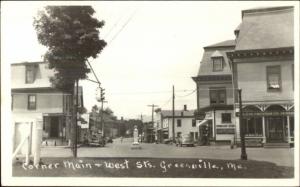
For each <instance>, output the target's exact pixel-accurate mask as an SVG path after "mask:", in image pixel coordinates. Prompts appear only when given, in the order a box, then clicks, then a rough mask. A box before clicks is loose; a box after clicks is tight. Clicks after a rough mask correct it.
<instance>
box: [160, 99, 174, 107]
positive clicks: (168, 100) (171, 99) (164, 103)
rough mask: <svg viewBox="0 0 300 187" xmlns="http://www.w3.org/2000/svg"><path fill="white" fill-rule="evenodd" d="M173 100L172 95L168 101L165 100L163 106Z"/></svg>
mask: <svg viewBox="0 0 300 187" xmlns="http://www.w3.org/2000/svg"><path fill="white" fill-rule="evenodd" d="M171 100H172V97H170V99H169V100H168V101H167V102H165V103H164V104H163V105H161V107H164V106H166V105H167V104H168V103H169V102H170V101H171Z"/></svg>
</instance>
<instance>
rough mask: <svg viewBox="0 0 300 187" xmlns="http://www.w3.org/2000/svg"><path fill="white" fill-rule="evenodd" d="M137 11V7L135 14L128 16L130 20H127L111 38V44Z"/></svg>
mask: <svg viewBox="0 0 300 187" xmlns="http://www.w3.org/2000/svg"><path fill="white" fill-rule="evenodd" d="M136 12H137V9H136V10H135V11H134V12H133V14H132V15H131V16H130V17H129V18H128V20H127V21H126V22H125V24H124V25H123V26H122V27H121V29H120V30H119V31H118V32H117V33H116V34H115V35H114V36H113V37H112V39H111V40H109V42H108V43H109V44H111V43H112V41H113V40H114V39H115V38H116V37H117V36H118V35H119V34H120V32H121V31H122V30H123V29H124V28H125V27H126V25H127V24H128V23H129V22H130V21H131V19H132V18H133V16H134V15H135V13H136Z"/></svg>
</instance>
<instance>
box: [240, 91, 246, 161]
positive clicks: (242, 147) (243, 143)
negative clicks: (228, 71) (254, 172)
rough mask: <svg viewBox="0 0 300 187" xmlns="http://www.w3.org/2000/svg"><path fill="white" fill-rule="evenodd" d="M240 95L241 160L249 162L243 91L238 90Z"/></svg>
mask: <svg viewBox="0 0 300 187" xmlns="http://www.w3.org/2000/svg"><path fill="white" fill-rule="evenodd" d="M238 94H239V109H240V119H239V122H240V136H241V159H242V160H247V153H246V146H245V132H244V129H245V128H244V125H243V124H242V123H243V109H242V89H238Z"/></svg>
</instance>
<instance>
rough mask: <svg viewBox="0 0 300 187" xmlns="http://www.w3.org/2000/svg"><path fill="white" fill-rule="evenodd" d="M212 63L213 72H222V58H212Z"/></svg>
mask: <svg viewBox="0 0 300 187" xmlns="http://www.w3.org/2000/svg"><path fill="white" fill-rule="evenodd" d="M212 61H213V71H222V70H223V57H214V58H212Z"/></svg>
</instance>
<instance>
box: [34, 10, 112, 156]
mask: <svg viewBox="0 0 300 187" xmlns="http://www.w3.org/2000/svg"><path fill="white" fill-rule="evenodd" d="M94 13H95V10H94V9H93V8H92V7H91V6H47V7H45V9H44V10H43V11H40V12H39V13H38V15H37V17H35V18H34V22H33V25H34V27H35V30H36V32H37V38H38V41H39V42H40V43H41V44H42V45H44V46H46V47H47V52H46V54H45V55H44V61H46V62H48V63H49V68H50V69H54V70H55V75H54V77H52V78H51V79H50V81H51V82H52V84H53V86H54V87H56V88H58V89H61V90H64V91H69V92H71V94H72V95H73V93H74V87H75V83H77V84H76V85H77V89H76V90H78V80H79V79H85V78H86V77H87V74H88V73H89V72H90V69H89V68H88V66H87V64H86V62H87V61H88V59H89V58H91V57H92V58H96V57H97V55H98V54H99V53H100V52H101V51H102V49H103V48H104V47H105V46H106V42H105V41H104V40H101V39H100V38H99V29H100V28H102V27H103V26H104V21H99V20H97V19H96V18H93V17H92V16H93V14H94ZM77 99H78V97H77V98H76V101H77ZM76 105H77V102H76ZM75 110H76V113H77V111H78V108H77V106H76V108H75V107H74V108H73V128H72V134H73V136H72V137H74V139H73V141H72V144H73V145H74V143H75V142H77V136H76V134H77V125H76V123H77V120H76V118H75V116H76V115H77V114H76V115H75ZM74 129H75V132H74ZM73 147H74V146H73ZM76 155H77V146H75V151H74V156H75V157H76Z"/></svg>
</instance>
